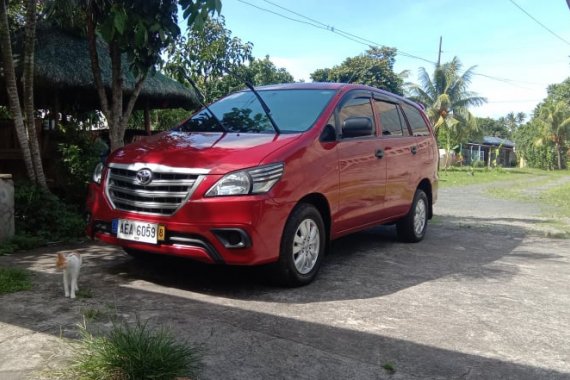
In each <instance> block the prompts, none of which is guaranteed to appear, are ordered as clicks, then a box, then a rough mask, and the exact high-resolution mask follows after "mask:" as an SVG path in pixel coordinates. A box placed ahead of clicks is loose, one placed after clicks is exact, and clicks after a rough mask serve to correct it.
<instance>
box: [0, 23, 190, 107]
mask: <svg viewBox="0 0 570 380" xmlns="http://www.w3.org/2000/svg"><path fill="white" fill-rule="evenodd" d="M16 40H18V41H17V42H16V43H15V47H14V54H19V53H20V52H21V51H22V48H21V45H22V44H21V43H19V41H21V39H18V38H16ZM98 50H99V64H100V66H101V71H102V77H103V83H104V84H105V86H106V87H107V88H108V89H110V87H111V60H110V58H109V54H108V50H107V49H106V46H105V43H103V42H99V44H98ZM122 61H123V73H124V79H123V80H124V84H123V88H124V89H125V93H126V95H128V94H130V92H132V90H133V87H134V84H135V77H134V75H133V73H132V72H131V70H129V68H128V65H127V63H126V62H125V61H126V59H125V58H124V59H123V60H122ZM17 68H18V69H19V71H20V72H21V60H19V64H18V66H17ZM0 86H2V87H4V84H3V80H2V77H0ZM34 92H35V105H36V108H56V109H60V110H93V109H99V108H100V106H99V98H98V96H97V91H96V88H95V83H94V81H93V74H92V71H91V61H90V58H89V50H88V46H87V39H86V38H84V37H79V36H76V35H72V34H70V33H67V32H64V31H62V30H60V29H56V28H53V27H46V26H38V30H37V40H36V51H35V75H34ZM0 104H7V100H6V93H5V91H0ZM196 106H197V101H196V98H195V95H194V93H193V91H191V90H189V89H188V88H186V87H184V86H183V85H182V84H180V83H178V82H176V81H174V80H172V79H170V78H167V77H166V76H164V75H162V74H160V73H155V74H151V75H149V76H148V77H147V79H146V81H145V83H144V87H143V89H142V91H141V93H140V95H139V97H138V100H137V103H136V105H135V108H136V109H145V108H146V109H156V108H186V109H191V108H195V107H196Z"/></svg>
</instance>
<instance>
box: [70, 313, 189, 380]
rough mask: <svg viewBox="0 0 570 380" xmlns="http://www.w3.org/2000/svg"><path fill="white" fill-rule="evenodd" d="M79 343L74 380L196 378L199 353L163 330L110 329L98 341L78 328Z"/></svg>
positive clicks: (124, 326) (142, 325) (126, 326)
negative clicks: (82, 379) (80, 379)
mask: <svg viewBox="0 0 570 380" xmlns="http://www.w3.org/2000/svg"><path fill="white" fill-rule="evenodd" d="M80 332H81V341H80V345H79V349H78V351H77V352H76V356H75V360H74V363H73V365H72V367H71V368H70V370H71V372H73V374H74V375H75V377H76V378H88V379H140V380H144V379H158V380H161V379H162V380H167V379H175V378H177V377H183V376H187V377H193V378H194V377H196V375H197V371H198V369H199V363H200V354H199V351H198V350H197V349H196V348H194V347H192V346H189V345H188V344H187V343H181V342H178V341H177V340H176V339H175V338H174V335H173V334H172V333H171V332H170V331H168V330H167V329H165V328H157V329H153V328H151V327H149V326H148V324H147V323H141V322H140V321H137V322H136V324H134V325H132V326H131V325H129V324H127V323H122V324H116V325H114V326H113V328H112V330H111V332H110V333H109V335H108V336H101V337H97V336H94V335H92V334H91V333H90V332H88V331H87V328H86V326H85V325H83V326H80Z"/></svg>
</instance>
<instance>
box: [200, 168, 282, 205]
mask: <svg viewBox="0 0 570 380" xmlns="http://www.w3.org/2000/svg"><path fill="white" fill-rule="evenodd" d="M283 170H284V165H283V163H278V164H271V165H265V166H260V167H257V168H252V169H246V170H241V171H239V172H233V173H229V174H226V175H225V176H223V177H222V178H221V179H220V180H219V181H218V182H216V184H215V185H214V186H212V187H211V188H210V190H208V192H207V193H206V196H207V197H217V196H223V195H247V194H261V193H266V192H268V191H269V190H271V188H272V187H273V185H275V184H276V183H277V181H279V179H281V176H282V175H283Z"/></svg>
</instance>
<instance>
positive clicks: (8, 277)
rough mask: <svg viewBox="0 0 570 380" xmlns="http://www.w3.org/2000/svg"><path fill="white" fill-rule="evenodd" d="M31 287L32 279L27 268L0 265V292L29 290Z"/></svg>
mask: <svg viewBox="0 0 570 380" xmlns="http://www.w3.org/2000/svg"><path fill="white" fill-rule="evenodd" d="M31 288H32V281H31V280H30V273H29V272H28V271H27V270H25V269H20V268H3V267H0V294H7V293H14V292H18V291H20V290H30V289H31Z"/></svg>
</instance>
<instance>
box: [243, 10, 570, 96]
mask: <svg viewBox="0 0 570 380" xmlns="http://www.w3.org/2000/svg"><path fill="white" fill-rule="evenodd" d="M238 1H239V2H240V3H243V4H246V5H249V6H251V7H253V8H256V9H258V10H260V11H263V12H267V13H271V14H273V15H275V16H278V17H282V18H284V19H287V20H290V21H294V22H297V23H300V24H305V25H309V26H312V27H314V28H317V29H321V30H326V31H329V32H332V33H334V34H336V35H338V36H341V37H344V38H346V39H348V40H351V41H353V42H356V43H358V44H361V45H365V46H367V47H372V46H385V45H383V44H380V43H378V42H376V41H372V40H369V39H367V38H364V37H360V36H358V35H355V34H352V33H349V32H346V31H343V30H342V29H338V28H336V27H335V26H332V25H328V24H325V23H323V22H321V21H319V20H316V19H314V18H311V17H308V16H305V15H303V14H301V13H299V12H296V11H293V10H291V9H288V8H286V7H284V6H282V5H279V4H277V3H274V2H273V1H270V0H262V1H264V2H266V3H268V4H270V5H273V6H274V7H277V8H279V9H281V10H283V11H286V12H289V13H291V14H293V15H295V16H298V17H301V18H302V19H304V20H301V19H298V18H294V17H290V16H287V15H284V14H283V13H280V12H276V11H274V10H271V9H267V8H264V7H261V6H259V5H256V4H253V3H251V2H249V1H246V0H238ZM509 1H511V2H512V3H513V4H514V5H516V6H518V4H516V3H515V2H514V1H513V0H509ZM519 8H520V7H519ZM521 10H522V11H523V12H525V13H527V12H526V11H524V9H522V8H521ZM529 16H530V14H529ZM530 17H531V18H532V16H530ZM533 19H534V18H533ZM535 21H537V22H538V20H535ZM539 23H540V22H539ZM542 26H543V27H545V26H544V25H542ZM547 29H548V28H547ZM551 32H552V31H551ZM557 37H559V36H557ZM559 38H561V37H559ZM564 42H566V43H568V42H567V41H565V40H564ZM569 44H570V43H569ZM398 54H400V55H402V56H404V57H408V58H412V59H417V60H421V61H424V62H428V63H431V64H434V65H436V64H437V63H436V62H435V61H431V60H429V59H426V58H423V57H420V56H417V55H415V54H410V53H407V52H405V51H402V50H400V49H398ZM473 74H474V75H478V76H481V77H485V78H487V79H491V80H495V81H498V82H502V83H505V84H509V85H511V86H515V87H519V88H524V89H527V90H533V89H531V88H528V87H524V86H520V85H518V84H517V83H526V84H536V85H541V86H544V84H539V83H531V82H524V81H520V80H513V79H508V78H499V77H495V76H492V75H487V74H483V73H480V72H476V73H473Z"/></svg>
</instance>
